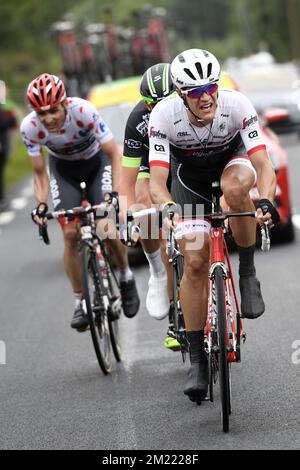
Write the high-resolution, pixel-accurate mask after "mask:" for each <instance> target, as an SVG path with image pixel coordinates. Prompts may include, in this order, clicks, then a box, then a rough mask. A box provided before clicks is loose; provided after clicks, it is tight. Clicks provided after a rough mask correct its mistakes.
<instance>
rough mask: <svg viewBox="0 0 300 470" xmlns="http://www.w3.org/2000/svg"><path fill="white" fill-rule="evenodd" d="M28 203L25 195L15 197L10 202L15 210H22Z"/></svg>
mask: <svg viewBox="0 0 300 470" xmlns="http://www.w3.org/2000/svg"><path fill="white" fill-rule="evenodd" d="M27 204H28V199H26V198H25V197H16V198H15V199H12V200H11V202H10V205H11V208H12V209H14V210H22V209H24V207H26V206H27Z"/></svg>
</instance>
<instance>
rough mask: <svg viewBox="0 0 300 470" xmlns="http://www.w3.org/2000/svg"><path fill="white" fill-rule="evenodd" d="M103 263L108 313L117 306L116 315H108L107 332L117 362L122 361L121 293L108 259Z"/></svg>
mask: <svg viewBox="0 0 300 470" xmlns="http://www.w3.org/2000/svg"><path fill="white" fill-rule="evenodd" d="M105 262H106V264H107V270H108V271H107V272H108V298H109V307H110V309H111V310H110V312H112V309H113V308H114V306H115V305H117V310H118V312H117V315H116V314H114V317H112V315H110V314H109V315H108V324H109V331H110V341H111V345H112V350H113V353H114V356H115V359H116V361H117V362H120V361H121V360H122V357H121V354H122V348H121V339H120V328H119V326H120V325H119V318H120V316H121V313H122V302H121V293H120V289H119V284H118V282H117V278H116V276H115V274H114V272H113V269H112V268H111V266H110V264H109V261H108V259H107V258H106V257H105Z"/></svg>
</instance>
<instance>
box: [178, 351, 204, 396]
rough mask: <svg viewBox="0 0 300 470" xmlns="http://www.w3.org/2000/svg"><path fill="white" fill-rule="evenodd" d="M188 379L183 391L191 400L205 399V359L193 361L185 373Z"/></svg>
mask: <svg viewBox="0 0 300 470" xmlns="http://www.w3.org/2000/svg"><path fill="white" fill-rule="evenodd" d="M187 376H188V380H187V383H186V386H185V389H184V391H183V393H184V394H185V395H187V396H188V397H189V399H190V400H191V401H194V402H200V401H202V400H204V399H205V397H206V395H207V392H208V364H207V359H206V357H205V359H203V360H202V362H194V363H193V364H191V367H190V368H189V370H188V373H187Z"/></svg>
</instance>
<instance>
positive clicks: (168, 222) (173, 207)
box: [161, 201, 180, 231]
mask: <svg viewBox="0 0 300 470" xmlns="http://www.w3.org/2000/svg"><path fill="white" fill-rule="evenodd" d="M161 210H162V221H163V229H164V230H165V231H167V230H169V229H172V230H175V228H176V227H177V224H178V221H179V213H180V211H179V207H178V206H177V204H176V203H175V202H174V201H168V202H165V203H164V204H163V205H162V208H161Z"/></svg>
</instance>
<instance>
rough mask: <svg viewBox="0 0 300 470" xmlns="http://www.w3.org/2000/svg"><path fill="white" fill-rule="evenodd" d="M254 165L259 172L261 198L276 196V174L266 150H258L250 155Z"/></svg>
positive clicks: (270, 198)
mask: <svg viewBox="0 0 300 470" xmlns="http://www.w3.org/2000/svg"><path fill="white" fill-rule="evenodd" d="M250 159H251V162H252V165H253V166H254V168H255V169H256V172H257V188H258V191H259V194H260V197H261V198H266V199H269V200H270V201H271V202H273V201H274V198H275V190H276V176H275V172H274V169H273V166H272V163H271V160H270V158H269V157H268V154H267V152H266V150H258V151H257V152H254V153H252V155H250Z"/></svg>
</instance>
